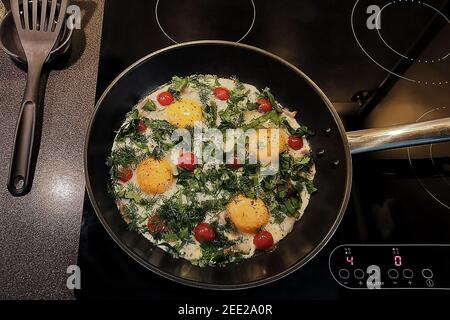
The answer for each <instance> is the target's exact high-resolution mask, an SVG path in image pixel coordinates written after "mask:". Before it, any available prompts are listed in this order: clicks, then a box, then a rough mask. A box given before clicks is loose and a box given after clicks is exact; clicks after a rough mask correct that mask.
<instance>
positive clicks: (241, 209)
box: [227, 195, 270, 233]
mask: <svg viewBox="0 0 450 320" xmlns="http://www.w3.org/2000/svg"><path fill="white" fill-rule="evenodd" d="M227 211H228V214H229V217H230V219H231V221H232V222H233V224H234V225H235V226H236V228H238V229H239V230H240V231H242V232H246V233H256V232H257V231H258V230H259V229H261V228H262V227H264V226H265V225H266V224H267V223H268V222H269V217H270V214H269V210H268V209H267V207H266V205H265V204H264V202H263V201H262V200H261V199H259V198H256V199H251V198H247V197H245V196H243V195H238V196H237V197H235V198H234V199H233V200H231V202H230V203H229V204H228V206H227Z"/></svg>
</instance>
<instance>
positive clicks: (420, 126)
mask: <svg viewBox="0 0 450 320" xmlns="http://www.w3.org/2000/svg"><path fill="white" fill-rule="evenodd" d="M195 73H199V74H206V73H209V74H217V75H219V76H223V77H230V76H233V75H235V76H237V77H238V78H239V79H240V80H241V81H243V82H246V83H250V84H253V85H255V86H256V87H258V88H263V87H266V86H268V87H270V88H271V91H272V92H273V93H274V95H275V96H276V98H277V99H278V100H279V102H280V103H281V104H282V105H283V106H286V107H288V108H289V109H291V110H296V111H298V115H297V120H298V121H300V122H301V123H303V124H305V125H308V126H309V127H310V128H312V129H313V131H315V133H316V134H315V135H314V136H313V137H311V139H310V142H311V145H312V149H313V151H317V150H325V153H324V154H323V156H321V157H316V168H317V174H316V177H315V184H316V185H317V187H318V189H319V191H318V192H317V193H315V194H314V195H313V196H312V198H311V201H310V204H309V206H308V208H307V210H306V212H305V214H304V215H303V217H302V219H301V220H300V221H299V222H297V223H296V225H295V227H294V229H293V231H292V232H291V233H290V234H289V235H288V236H287V237H286V238H285V239H283V240H282V241H281V242H280V243H279V244H278V246H277V248H276V249H275V250H273V251H271V252H265V253H262V254H259V255H257V256H255V257H253V258H252V259H248V260H244V261H243V262H241V263H239V264H230V265H227V266H226V267H222V268H221V267H216V268H213V267H207V268H200V267H196V266H193V265H191V264H190V263H189V262H188V261H186V260H184V259H174V258H172V256H171V255H170V254H168V253H166V252H164V251H163V250H161V249H159V248H157V247H155V246H154V245H152V244H151V243H150V242H149V241H148V240H147V239H145V238H144V237H143V236H141V235H139V234H138V233H136V232H132V231H129V230H127V227H126V224H125V222H124V221H123V220H122V218H121V215H120V214H119V212H118V209H117V207H116V204H115V203H114V201H113V199H112V198H111V197H110V195H109V194H108V191H107V184H108V181H109V180H110V176H109V173H108V168H107V167H106V165H105V159H106V158H107V156H108V155H109V154H110V152H111V147H112V144H113V141H114V136H115V131H116V130H117V129H118V128H119V127H120V125H121V124H122V122H123V120H124V117H125V114H126V113H127V112H128V111H129V110H130V109H131V107H132V106H134V105H135V104H136V103H137V102H138V101H139V100H140V99H142V98H143V97H145V96H146V95H147V94H149V93H150V92H151V91H153V90H154V89H156V88H157V87H159V86H160V85H161V84H164V83H166V82H168V81H169V80H170V79H171V77H172V76H173V75H178V76H187V75H191V74H195ZM449 128H450V118H446V119H442V120H436V121H430V122H425V123H416V124H412V125H406V126H397V127H391V128H387V129H370V130H363V131H357V132H353V133H346V132H345V130H344V127H343V126H342V123H341V121H340V120H339V117H338V115H337V113H336V111H335V110H334V108H333V106H332V104H331V103H330V101H329V100H328V98H327V97H326V96H325V94H324V93H323V92H322V91H321V90H320V88H319V87H318V86H317V85H315V84H314V83H313V82H312V81H311V80H310V79H309V78H308V77H307V76H306V75H305V74H303V73H302V72H301V71H300V70H298V69H297V68H296V67H294V66H293V65H291V64H289V63H288V62H286V61H284V60H282V59H281V58H279V57H277V56H275V55H273V54H270V53H268V52H266V51H263V50H260V49H257V48H254V47H251V46H247V45H242V44H236V43H232V42H224V41H198V42H190V43H185V44H181V45H176V46H172V47H169V48H166V49H163V50H160V51H157V52H154V53H152V54H150V55H148V56H146V57H145V58H143V59H141V60H139V61H138V62H136V63H135V64H133V65H132V66H130V67H129V68H128V69H126V70H125V71H124V72H123V73H122V74H120V75H119V76H118V77H117V78H116V79H115V80H114V81H113V83H112V84H111V85H110V86H109V87H108V89H107V90H106V91H105V93H104V94H103V95H102V97H101V98H100V100H99V101H98V103H97V106H96V109H95V112H94V115H93V117H92V120H91V123H90V126H89V129H88V132H87V138H86V145H85V158H84V161H85V174H86V182H87V190H88V193H89V197H90V199H91V201H92V204H93V206H94V208H95V211H96V213H97V215H98V217H99V219H100V221H101V223H102V224H103V226H104V227H105V229H106V230H107V231H108V233H109V234H110V236H111V237H112V238H113V239H114V240H115V242H116V243H117V244H118V245H119V246H120V247H121V248H122V249H123V250H124V251H125V252H126V253H128V254H129V255H130V256H131V257H133V258H134V259H135V260H136V261H138V262H139V263H141V264H142V265H143V266H145V267H147V268H148V269H150V270H152V271H154V272H155V273H157V274H160V275H162V276H164V277H166V278H169V279H171V280H175V281H177V282H180V283H183V284H187V285H191V286H197V287H204V288H212V289H239V288H248V287H252V286H257V285H261V284H265V283H268V282H271V281H274V280H277V279H279V278H281V277H283V276H285V275H287V274H289V273H291V272H293V271H294V270H296V269H298V268H300V267H301V266H302V265H304V264H305V263H307V262H308V261H309V260H310V259H311V258H312V257H314V255H315V254H317V252H318V251H319V250H320V249H321V248H322V247H323V246H324V245H325V244H326V242H327V241H328V240H329V239H330V237H331V236H332V234H333V233H334V231H335V230H336V228H337V226H338V225H339V222H340V221H341V219H342V216H343V214H344V211H345V208H346V206H347V202H348V198H349V195H350V189H351V188H350V187H351V178H352V161H351V154H352V153H358V152H364V151H370V150H381V149H387V148H395V147H401V146H407V145H415V144H423V143H432V142H438V141H446V140H450V129H449Z"/></svg>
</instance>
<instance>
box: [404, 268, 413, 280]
mask: <svg viewBox="0 0 450 320" xmlns="http://www.w3.org/2000/svg"><path fill="white" fill-rule="evenodd" d="M413 275H414V273H413V271H412V270H411V269H403V276H404V277H405V278H406V279H411V278H412V277H413Z"/></svg>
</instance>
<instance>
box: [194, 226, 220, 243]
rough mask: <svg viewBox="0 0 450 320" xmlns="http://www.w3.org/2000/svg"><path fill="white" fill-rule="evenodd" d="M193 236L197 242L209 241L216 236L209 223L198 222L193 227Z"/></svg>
mask: <svg viewBox="0 0 450 320" xmlns="http://www.w3.org/2000/svg"><path fill="white" fill-rule="evenodd" d="M194 236H195V239H196V240H197V241H198V242H210V241H213V240H214V239H215V238H216V232H215V231H214V229H213V227H211V225H210V224H209V223H206V222H203V223H199V224H198V225H197V226H196V227H195V228H194Z"/></svg>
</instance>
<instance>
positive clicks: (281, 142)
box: [249, 128, 289, 164]
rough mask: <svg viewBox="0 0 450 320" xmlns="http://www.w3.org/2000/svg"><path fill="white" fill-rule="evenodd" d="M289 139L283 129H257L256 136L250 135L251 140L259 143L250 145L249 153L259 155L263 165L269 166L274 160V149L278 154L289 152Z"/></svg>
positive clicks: (258, 157)
mask: <svg viewBox="0 0 450 320" xmlns="http://www.w3.org/2000/svg"><path fill="white" fill-rule="evenodd" d="M288 138H289V137H288V134H287V132H286V131H285V130H282V129H273V128H267V129H257V130H256V131H255V134H253V135H250V139H255V141H257V142H258V143H256V144H255V143H249V153H250V154H254V155H257V159H258V160H259V161H261V163H262V164H267V163H268V162H270V161H271V159H272V148H273V149H274V150H276V152H277V153H278V154H280V153H282V152H284V151H286V150H287V141H288ZM277 139H278V141H277ZM274 156H276V155H274Z"/></svg>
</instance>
